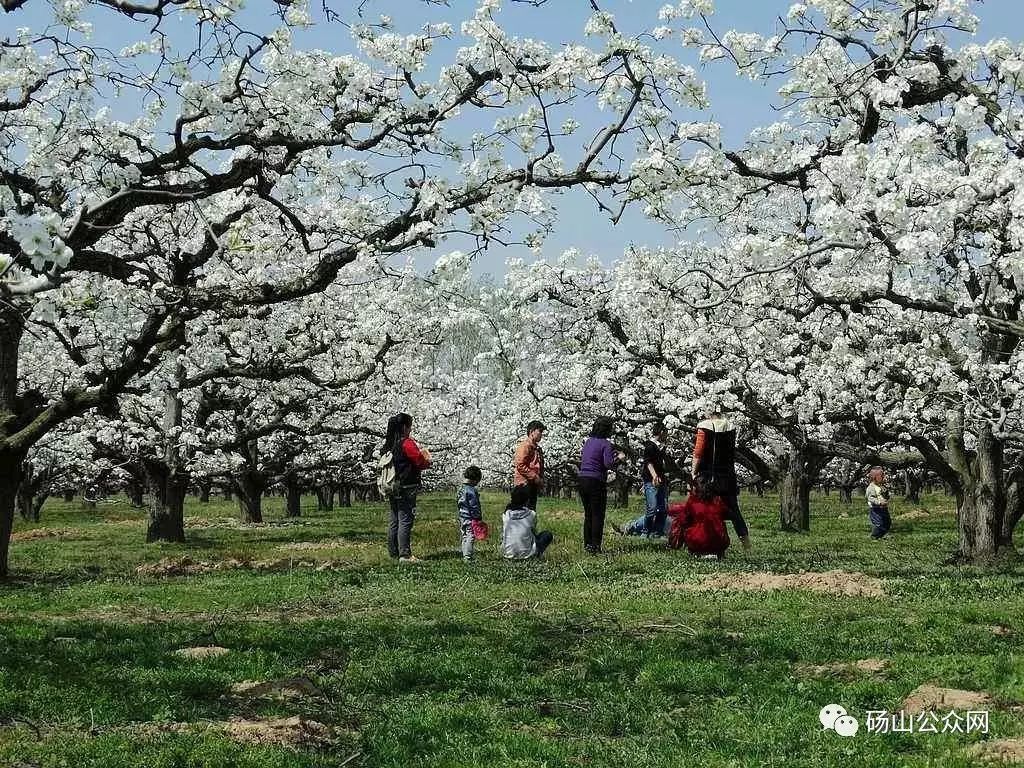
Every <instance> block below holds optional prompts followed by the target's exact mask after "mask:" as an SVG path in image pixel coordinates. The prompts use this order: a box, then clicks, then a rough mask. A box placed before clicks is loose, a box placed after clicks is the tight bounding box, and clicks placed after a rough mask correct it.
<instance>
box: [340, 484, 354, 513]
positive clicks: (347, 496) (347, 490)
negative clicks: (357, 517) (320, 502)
mask: <svg viewBox="0 0 1024 768" xmlns="http://www.w3.org/2000/svg"><path fill="white" fill-rule="evenodd" d="M338 506H341V507H345V508H348V507H351V506H352V486H351V485H350V484H349V483H342V484H341V485H339V486H338Z"/></svg>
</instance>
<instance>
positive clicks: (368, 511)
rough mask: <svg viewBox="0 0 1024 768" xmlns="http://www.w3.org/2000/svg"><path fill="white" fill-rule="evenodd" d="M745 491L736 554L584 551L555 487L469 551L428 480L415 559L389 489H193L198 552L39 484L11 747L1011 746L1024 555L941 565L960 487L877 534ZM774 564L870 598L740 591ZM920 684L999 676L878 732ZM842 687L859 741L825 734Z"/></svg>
mask: <svg viewBox="0 0 1024 768" xmlns="http://www.w3.org/2000/svg"><path fill="white" fill-rule="evenodd" d="M503 498H504V497H503V496H501V495H499V494H485V498H484V504H485V517H487V518H488V519H489V521H490V522H491V525H492V536H493V535H494V534H495V533H497V529H498V528H499V524H498V518H499V511H500V509H501V506H502V501H503ZM743 502H744V508H745V511H746V514H747V517H748V519H749V521H750V522H751V524H752V529H753V540H754V545H755V548H754V551H753V552H752V553H750V554H743V553H742V551H740V550H739V548H738V547H734V548H733V549H731V550H730V552H729V555H728V558H727V559H726V560H725V561H724V562H714V561H710V562H709V561H704V560H694V559H691V558H689V557H688V556H686V555H684V554H682V553H678V552H669V551H665V550H664V549H662V548H661V547H659V546H658V545H656V544H655V543H653V542H647V541H640V540H632V539H621V538H618V537H615V536H612V535H609V536H608V538H607V540H606V541H607V548H608V550H609V551H610V554H609V555H608V556H606V557H600V558H586V557H584V555H583V553H582V548H581V545H580V519H581V515H580V512H579V509H578V505H577V503H576V502H574V501H565V500H556V499H543V500H542V502H541V505H540V507H541V509H540V517H541V521H542V526H543V527H549V528H551V529H553V530H554V532H555V536H556V539H555V544H554V545H553V547H552V549H551V550H550V554H549V557H548V558H547V559H546V560H545V561H544V562H540V563H535V562H527V563H507V562H504V561H502V560H500V559H499V558H498V556H497V554H496V547H497V542H496V541H493V540H492V541H490V542H487V543H486V544H484V545H483V546H482V547H481V551H480V555H479V560H478V562H476V563H475V564H472V565H467V564H464V563H463V562H462V560H461V558H460V557H459V556H458V554H457V552H456V547H457V543H458V537H457V529H456V523H455V519H454V518H455V512H454V504H453V502H452V501H451V500H450V499H449V497H448V496H446V495H438V496H429V497H426V498H424V499H421V503H420V505H419V517H418V520H417V523H416V528H415V532H414V533H415V550H416V552H417V554H418V555H419V556H420V557H422V558H424V560H425V562H423V563H422V564H421V565H419V566H412V567H410V566H402V567H399V566H397V565H395V564H393V563H392V562H390V561H389V560H388V559H387V556H386V553H385V551H384V546H383V538H384V527H385V519H386V515H385V512H384V510H383V507H382V505H359V506H355V507H353V508H351V509H340V510H336V511H334V512H317V511H316V510H315V505H314V504H312V503H311V502H310V503H307V504H306V505H304V509H303V514H304V517H302V518H301V519H297V520H285V519H283V517H282V515H283V500H282V499H279V498H272V499H269V500H268V502H267V509H266V516H267V519H268V520H269V521H270V522H269V523H268V524H264V525H262V526H251V527H239V526H237V524H234V523H233V522H232V521H233V519H234V517H235V506H234V505H233V504H232V503H230V502H226V501H220V502H213V503H211V504H208V505H200V504H199V503H198V502H195V501H190V502H189V507H188V510H187V514H188V515H190V516H192V517H191V518H190V520H189V530H188V536H189V541H188V543H187V544H185V545H180V546H175V545H161V546H147V545H145V544H143V543H142V539H143V532H144V519H143V518H144V513H143V512H142V511H140V510H134V509H132V508H130V507H129V506H128V505H127V503H123V502H117V503H110V504H100V505H98V506H97V508H96V509H94V510H88V509H86V508H85V507H84V506H82V505H81V503H80V502H77V501H76V502H71V503H63V502H50V503H48V505H47V506H46V508H45V509H44V511H43V523H42V527H43V529H45V530H36V531H35V532H33V529H30V528H29V527H27V526H26V525H25V524H24V523H23V522H21V521H19V523H18V524H17V526H16V529H15V530H16V536H15V539H16V540H15V542H14V544H13V550H12V565H13V568H14V569H15V575H14V577H13V578H12V579H11V580H10V581H8V582H6V583H4V584H2V585H0V765H4V766H8V765H11V766H21V767H22V768H28V767H29V766H33V767H34V766H39V767H45V768H50V767H51V766H106V767H108V768H120V767H122V766H146V767H147V768H152V767H154V766H168V767H171V766H204V767H210V768H213V767H214V766H218V767H219V766H245V767H246V768H257V767H260V768H262V767H264V766H265V767H266V768H270V766H275V767H276V766H288V767H297V766H343V765H349V766H479V765H494V766H533V765H548V766H563V765H583V766H680V765H685V766H725V765H729V766H752V767H753V766H766V765H777V766H782V765H785V766H821V765H840V764H841V765H843V766H845V768H856V767H857V766H892V765H900V766H950V767H953V766H966V765H977V764H979V761H980V759H981V758H979V757H977V756H976V754H975V753H974V752H972V751H971V750H972V748H973V749H977V743H978V742H983V741H988V742H991V741H994V740H1005V739H1021V738H1024V710H1022V709H1021V707H1020V705H1021V704H1024V663H1022V662H1024V656H1022V653H1021V647H1022V646H1021V637H1022V636H1024V591H1022V589H1021V587H1022V586H1024V569H1021V568H1020V567H1019V566H1018V567H1011V566H1003V567H1002V568H1001V570H998V571H988V572H986V571H980V570H972V569H961V568H956V567H953V566H946V565H943V564H942V560H943V558H944V557H945V556H946V555H947V554H948V553H949V552H951V551H952V550H953V549H954V547H955V544H956V533H955V529H954V517H953V515H952V511H951V503H950V500H949V499H946V498H944V497H926V498H925V500H924V507H925V509H927V510H928V511H929V513H930V514H928V515H911V516H910V518H904V519H900V518H899V515H900V514H901V513H905V512H908V511H911V510H912V509H914V510H916V509H918V507H917V506H916V505H915V506H913V507H912V506H910V505H907V504H897V505H896V508H895V509H894V513H895V515H896V518H897V519H896V522H895V525H894V528H893V532H892V534H891V538H889V539H887V540H884V541H881V542H874V541H870V540H869V539H868V535H867V534H868V524H867V516H866V513H865V512H864V510H863V506H862V501H861V503H857V502H856V501H855V503H854V504H853V505H851V506H845V505H842V504H840V503H839V501H838V499H837V498H836V497H834V496H832V497H825V496H818V497H815V498H814V500H813V521H812V526H813V532H812V533H811V534H810V535H793V534H784V533H781V532H778V531H776V530H775V527H776V511H775V510H776V504H777V499H775V498H774V497H772V496H765V497H764V498H763V499H759V498H756V497H749V498H745V499H744V500H743ZM632 505H633V508H632V509H631V510H629V511H628V512H627V511H623V510H613V511H611V512H610V515H609V518H610V520H625V519H627V518H628V517H629V516H630V514H631V513H633V512H635V511H636V509H637V506H638V505H639V501H638V500H637V499H635V498H634V500H633V501H632ZM843 514H848V515H849V516H848V517H842V516H841V515H843ZM321 544H323V546H320V545H321ZM183 558H184V559H183ZM153 563H160V565H159V567H156V568H149V569H147V568H143V569H142V571H141V572H140V571H139V570H138V568H139V566H140V565H144V564H153ZM836 570H841V571H844V572H848V573H849V574H853V575H852V576H850V577H846V576H842V575H840V576H833V577H831V580H828V579H825V578H822V579H818V577H816V576H809V575H808V574H814V573H818V572H826V571H836ZM766 571H770V572H773V573H780V574H786V573H789V574H798V573H799V572H801V571H804V572H806V573H804V575H803V576H802V577H801V578H802V579H803V581H802V582H800V583H804V584H812V585H813V584H816V583H817V582H818V581H820V582H821V584H822V585H823V586H822V588H823V589H826V590H834V589H835V588H836V587H837V586H839V587H841V586H842V584H843V583H845V582H849V583H850V584H853V585H854V586H857V585H860V586H863V587H864V589H860V587H858V588H857V589H850V590H848V591H849V592H851V593H853V594H848V595H842V594H834V593H833V592H830V591H812V590H808V589H794V588H784V589H779V590H775V591H740V590H738V589H734V588H732V587H735V586H738V585H740V584H741V583H743V580H744V579H749V578H750V576H749V574H753V573H758V572H761V573H763V572H766ZM182 572H185V573H186V574H187V575H174V574H176V573H179V574H180V573H182ZM719 574H722V576H720V577H719V578H718V579H717V580H716V583H717V584H719V588H718V589H717V590H715V591H701V590H695V589H694V587H696V586H697V585H699V584H700V582H701V581H702V580H704V579H707V578H714V577H716V575H719ZM757 580H758V581H759V582H761V581H766V579H763V578H762V577H757ZM864 585H866V586H864ZM879 592H881V594H879ZM209 647H214V648H217V649H226V650H213V651H191V652H187V651H183V649H190V648H209ZM179 652H180V653H179ZM218 654H219V655H218ZM190 656H192V657H190ZM855 662H861V664H859V665H857V664H855ZM252 683H267V685H263V686H256V687H253V685H252ZM922 684H933V685H936V686H942V687H948V688H957V689H965V690H970V691H977V692H984V693H985V694H988V695H989V696H990V697H991V699H990V701H989V702H988V703H986V704H985V705H984V706H981V707H974V708H982V709H988V710H990V712H991V715H990V724H989V734H988V735H987V736H986V735H982V734H978V733H974V734H971V735H969V736H968V735H964V734H941V733H940V734H929V733H921V734H918V733H915V734H900V735H891V734H887V735H879V734H867V733H866V731H865V729H864V716H865V713H866V711H867V710H878V709H888V710H898V709H899V708H900V706H901V705H902V703H903V702H904V700H905V699H906V698H907V697H908V695H910V694H911V693H912V692H913V691H914V690H915V689H917V688H918V687H919V686H921V685H922ZM832 703H835V704H841V705H842V706H844V707H845V708H846V709H847V710H848V711H849V712H850V713H851V714H852V715H854V716H855V717H858V718H859V719H860V721H861V731H860V733H858V734H857V735H856V736H854V737H852V738H843V737H841V736H839V735H837V734H836V733H834V732H832V731H823V730H822V728H821V725H820V724H819V722H818V712H819V710H820V709H821V707H823V706H824V705H826V704H832ZM950 708H951V707H949V706H947V707H945V708H944V709H947V710H948V709H950ZM940 709H943V708H940ZM1011 746H1012V745H1011Z"/></svg>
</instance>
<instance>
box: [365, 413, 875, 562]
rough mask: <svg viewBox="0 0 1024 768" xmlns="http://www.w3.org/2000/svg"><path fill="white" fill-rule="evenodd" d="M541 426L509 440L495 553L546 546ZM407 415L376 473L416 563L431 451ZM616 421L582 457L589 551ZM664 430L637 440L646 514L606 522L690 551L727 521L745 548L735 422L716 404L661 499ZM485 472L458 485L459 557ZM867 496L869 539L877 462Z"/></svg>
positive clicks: (477, 524) (589, 442)
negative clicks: (508, 478) (673, 492)
mask: <svg viewBox="0 0 1024 768" xmlns="http://www.w3.org/2000/svg"><path fill="white" fill-rule="evenodd" d="M546 430H547V428H546V427H545V426H544V424H543V423H542V422H540V421H531V422H530V423H529V424H528V425H527V427H526V436H525V437H524V438H523V439H522V440H521V441H520V442H519V444H518V445H517V447H516V450H515V455H514V458H513V470H512V492H511V497H510V499H509V502H508V504H507V505H506V507H505V511H504V513H503V514H502V534H501V553H502V555H503V556H504V557H506V558H509V559H524V558H529V557H540V556H541V555H542V554H543V553H544V551H545V550H546V549H547V548H548V546H550V545H551V543H552V541H553V540H554V536H553V535H552V534H551V532H549V531H540V532H538V531H537V506H538V497H539V495H540V492H541V487H542V485H543V481H544V451H543V449H542V448H541V440H542V439H543V437H544V433H545V432H546ZM411 431H412V417H411V416H410V415H409V414H407V413H399V414H396V415H395V416H392V417H391V419H390V420H389V421H388V427H387V433H386V436H385V440H384V446H383V448H382V450H381V466H382V467H389V468H390V470H389V471H387V472H384V471H383V470H382V472H384V473H383V474H382V477H385V476H386V477H387V480H382V481H381V482H382V490H383V491H384V493H385V494H386V495H387V496H388V498H389V500H390V505H391V515H390V520H389V525H388V552H389V554H390V555H391V557H392V558H397V559H398V560H399V562H403V563H416V562H419V559H418V558H417V557H416V556H415V555H413V554H412V551H411V542H410V538H411V533H412V526H413V522H414V520H415V517H416V497H417V494H418V493H419V490H420V486H421V476H422V472H423V471H424V470H426V469H429V468H430V466H431V457H430V452H429V451H428V450H427V449H426V448H423V447H421V446H420V445H418V444H417V443H416V441H415V440H413V439H412V437H411V436H410V435H411ZM614 434H615V422H614V420H613V419H612V418H610V417H607V416H601V417H598V418H597V419H596V420H595V422H594V425H593V427H592V429H591V430H590V434H589V436H588V437H587V439H586V441H585V442H584V443H583V448H582V451H581V455H580V464H579V471H578V480H577V483H578V491H579V496H580V500H581V502H582V504H583V548H584V550H585V551H586V552H587V553H588V554H591V555H598V554H601V552H602V542H603V539H604V528H605V516H606V511H607V506H608V476H609V474H610V473H611V472H613V471H616V472H621V471H623V470H622V465H623V462H625V461H626V460H627V456H626V453H625V452H624V451H623V450H622V449H621V448H618V447H616V446H615V444H614V443H612V441H611V438H612V436H613V435H614ZM668 440H669V430H668V428H667V427H666V426H665V425H664V424H663V423H660V422H658V423H656V424H655V426H654V427H653V428H652V430H651V436H650V438H649V439H647V440H645V441H644V443H643V453H642V458H641V460H640V465H639V468H638V469H639V479H640V481H641V482H642V483H643V491H644V514H643V515H640V516H639V517H637V518H636V519H635V520H632V521H631V522H629V523H627V524H626V525H624V526H619V525H615V524H613V525H612V528H613V530H614V531H615V532H616V533H618V534H620V535H623V536H642V537H646V538H650V539H665V540H667V542H668V545H669V546H670V547H672V548H673V549H679V548H683V547H685V548H686V549H687V550H688V551H689V552H691V553H692V554H694V555H701V556H704V557H709V558H721V557H723V556H724V554H725V551H726V549H727V548H728V546H729V543H730V542H729V535H728V532H727V530H726V526H725V521H729V522H730V523H731V524H732V526H733V528H734V529H735V532H736V536H737V537H738V538H739V540H740V542H741V543H742V545H743V548H744V549H745V550H749V549H750V546H751V544H750V533H749V529H748V527H747V523H746V521H745V520H744V519H743V514H742V513H741V512H740V507H739V490H740V486H739V481H738V478H737V476H736V430H735V428H734V427H733V425H732V423H731V422H730V421H729V420H728V419H727V418H726V417H725V416H724V415H723V414H722V413H721V411H720V410H718V409H715V410H713V411H710V412H708V413H707V414H706V418H705V419H704V420H703V421H701V422H699V423H698V424H697V430H696V440H695V442H694V445H693V455H692V462H691V476H692V486H691V490H690V493H689V496H688V498H687V499H686V500H685V501H684V502H681V503H677V504H671V505H670V504H669V503H668V497H669V489H670V481H671V478H672V475H673V473H675V474H677V475H681V474H682V471H681V469H680V464H679V462H678V461H676V460H675V459H673V457H672V456H671V455H670V453H669V452H668ZM482 477H483V473H482V471H481V470H480V468H479V467H477V466H471V467H469V468H467V469H466V471H465V472H464V480H465V483H464V484H463V486H462V487H461V488H460V489H459V493H458V500H457V507H458V523H459V531H460V540H461V551H462V557H463V559H464V560H466V561H467V562H469V561H472V560H473V557H474V549H475V543H476V542H477V541H480V540H482V539H485V538H487V536H488V535H489V531H488V527H487V525H486V523H485V522H484V519H483V510H482V505H481V502H480V493H479V490H478V486H479V484H480V481H481V479H482ZM869 479H870V480H871V484H870V485H869V486H868V493H867V500H868V506H869V515H870V520H871V524H872V534H871V536H872V538H874V539H879V538H881V537H883V536H885V534H886V533H887V532H888V530H889V527H890V525H891V519H890V516H889V512H888V498H889V494H888V490H887V489H886V487H885V475H884V472H883V471H882V470H881V468H879V467H875V468H873V469H872V470H871V473H870V474H869Z"/></svg>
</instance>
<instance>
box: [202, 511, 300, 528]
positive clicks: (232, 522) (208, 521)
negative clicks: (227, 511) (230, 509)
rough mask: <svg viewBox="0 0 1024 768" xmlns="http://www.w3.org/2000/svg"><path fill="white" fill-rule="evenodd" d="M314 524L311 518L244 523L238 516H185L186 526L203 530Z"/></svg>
mask: <svg viewBox="0 0 1024 768" xmlns="http://www.w3.org/2000/svg"><path fill="white" fill-rule="evenodd" d="M305 525H314V523H313V521H311V520H303V519H302V518H296V517H291V518H287V519H284V520H265V521H263V522H262V523H243V522H242V521H241V520H239V519H238V518H237V517H202V516H200V515H189V516H187V517H186V518H185V528H186V529H189V530H203V529H204V528H229V529H233V530H249V529H253V528H281V527H294V526H305Z"/></svg>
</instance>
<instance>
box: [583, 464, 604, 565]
mask: <svg viewBox="0 0 1024 768" xmlns="http://www.w3.org/2000/svg"><path fill="white" fill-rule="evenodd" d="M579 489H580V501H582V502H583V548H584V549H585V550H587V552H600V551H601V539H602V538H603V537H604V515H605V511H606V510H607V509H608V483H607V482H605V481H604V480H598V479H597V478H594V477H581V478H580V479H579Z"/></svg>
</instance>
